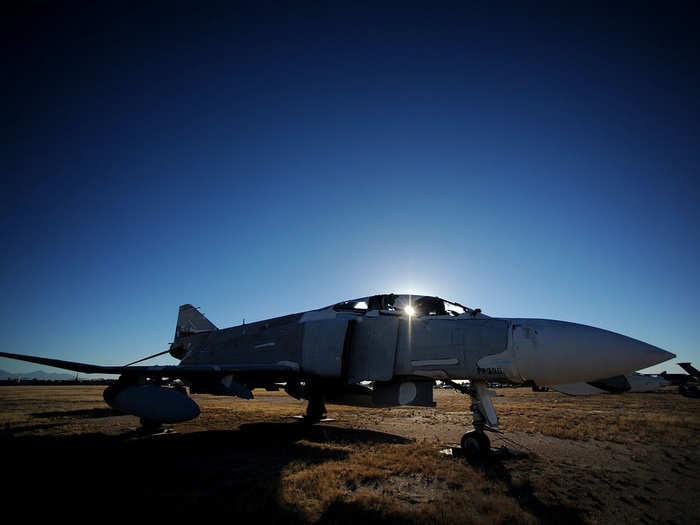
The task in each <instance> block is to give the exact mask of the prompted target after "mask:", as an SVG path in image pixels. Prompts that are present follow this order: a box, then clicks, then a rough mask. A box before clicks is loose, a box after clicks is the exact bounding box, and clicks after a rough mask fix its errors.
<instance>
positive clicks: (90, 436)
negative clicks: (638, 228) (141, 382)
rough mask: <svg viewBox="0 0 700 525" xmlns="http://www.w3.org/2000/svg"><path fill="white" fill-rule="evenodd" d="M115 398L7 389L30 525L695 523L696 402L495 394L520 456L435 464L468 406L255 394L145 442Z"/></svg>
mask: <svg viewBox="0 0 700 525" xmlns="http://www.w3.org/2000/svg"><path fill="white" fill-rule="evenodd" d="M102 390H103V387H92V386H85V387H83V386H60V387H42V386H26V387H17V386H7V387H0V426H1V427H7V428H9V430H5V431H4V432H3V439H2V440H0V446H1V447H2V448H1V450H2V468H3V474H4V476H3V478H4V483H3V485H4V489H3V492H2V494H3V503H4V506H5V508H6V509H7V510H9V509H18V510H21V512H22V513H23V515H25V516H27V517H29V516H34V517H52V518H55V517H57V516H58V515H65V516H71V517H78V518H80V517H84V518H86V519H92V518H94V517H99V518H100V519H104V518H124V519H138V518H151V519H159V520H172V519H178V518H189V519H191V518H195V519H197V518H199V519H204V518H205V516H209V514H210V513H214V514H215V515H217V516H218V517H219V519H228V520H236V521H239V520H255V521H256V522H258V521H259V522H261V523H265V522H283V523H287V524H295V523H374V522H382V523H409V524H410V523H432V524H459V523H621V522H622V523H630V522H635V523H636V522H638V523H650V524H651V523H654V524H657V523H698V522H700V502H699V501H698V500H699V498H698V496H700V451H699V450H700V448H699V445H700V438H699V434H698V431H700V412H699V411H698V409H699V408H700V400H699V399H689V398H685V397H682V396H680V395H678V393H677V391H676V389H674V388H669V389H667V390H665V391H662V392H659V393H653V394H624V395H600V396H595V397H588V398H572V397H567V396H564V395H561V394H558V393H556V392H545V393H535V392H532V391H530V390H528V389H524V388H521V389H510V388H504V389H500V390H498V393H499V397H497V398H495V399H494V403H495V406H496V409H497V411H498V413H499V416H500V418H501V426H502V430H503V431H504V432H505V434H504V435H503V436H498V435H492V444H493V446H494V447H498V446H501V445H505V446H508V447H509V448H510V449H511V450H512V451H517V452H515V453H512V454H506V455H503V456H500V457H496V458H492V459H489V460H482V461H471V462H470V461H467V460H466V459H465V458H462V457H459V456H451V455H446V454H442V453H440V451H441V450H444V449H449V447H450V446H451V445H456V444H457V443H458V442H459V438H460V436H461V435H462V434H463V433H464V432H465V431H466V430H467V429H468V428H467V427H469V422H470V415H469V413H468V410H467V407H468V404H469V400H468V398H467V397H466V396H463V395H461V394H459V393H457V392H455V391H453V390H437V391H436V392H435V395H436V401H437V403H438V406H437V407H436V408H434V409H422V408H421V409H419V408H412V407H401V408H391V409H364V408H354V407H345V406H337V405H329V406H328V409H329V417H333V418H336V421H335V422H329V423H323V424H319V425H315V426H313V427H306V426H304V425H302V424H299V423H297V422H295V421H293V420H291V419H289V416H294V415H297V414H301V413H302V412H303V411H304V408H305V404H304V403H303V402H300V401H297V400H294V399H292V398H289V397H288V396H286V395H285V394H283V393H278V392H265V391H255V394H256V399H254V400H251V401H244V400H240V399H230V398H223V397H214V396H206V395H197V396H194V398H195V400H196V401H197V402H198V403H199V404H200V406H201V407H202V415H201V416H200V417H199V418H197V419H195V420H194V421H191V422H187V423H182V424H179V425H175V426H174V427H173V428H174V432H172V433H168V434H162V435H157V436H147V437H144V436H141V435H139V434H138V433H137V432H135V428H136V427H137V426H138V421H137V419H136V418H135V417H132V416H124V415H120V414H118V413H115V412H114V411H112V410H111V409H109V408H108V407H107V406H106V405H105V404H104V402H103V401H102Z"/></svg>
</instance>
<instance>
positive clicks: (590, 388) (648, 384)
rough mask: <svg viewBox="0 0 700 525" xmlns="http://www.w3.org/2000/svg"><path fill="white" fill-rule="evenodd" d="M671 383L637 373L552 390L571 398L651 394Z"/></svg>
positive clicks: (556, 386)
mask: <svg viewBox="0 0 700 525" xmlns="http://www.w3.org/2000/svg"><path fill="white" fill-rule="evenodd" d="M670 384H671V382H670V381H667V380H665V379H664V378H663V377H661V376H660V375H656V374H640V373H637V372H635V373H634V374H629V375H619V376H615V377H608V378H607V379H599V380H597V381H588V382H586V383H574V384H569V385H555V386H552V389H554V390H557V391H558V392H561V393H563V394H569V395H571V396H591V395H595V394H602V393H605V392H608V393H611V394H622V393H623V392H651V391H654V390H658V389H659V388H662V387H664V386H668V385H670Z"/></svg>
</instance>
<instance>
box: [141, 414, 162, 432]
mask: <svg viewBox="0 0 700 525" xmlns="http://www.w3.org/2000/svg"><path fill="white" fill-rule="evenodd" d="M140 421H141V428H140V429H139V430H140V431H141V432H143V433H144V434H155V433H156V432H160V431H161V430H163V427H162V425H161V423H160V421H153V420H152V419H146V418H143V417H142V418H141V419H140Z"/></svg>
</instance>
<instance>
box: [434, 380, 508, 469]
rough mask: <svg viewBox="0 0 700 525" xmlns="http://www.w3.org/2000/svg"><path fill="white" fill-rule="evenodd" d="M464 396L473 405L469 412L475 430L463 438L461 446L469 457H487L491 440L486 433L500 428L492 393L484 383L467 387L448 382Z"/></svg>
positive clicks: (475, 383)
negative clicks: (465, 395)
mask: <svg viewBox="0 0 700 525" xmlns="http://www.w3.org/2000/svg"><path fill="white" fill-rule="evenodd" d="M446 382H447V383H448V384H450V385H451V386H452V387H454V388H455V389H457V390H459V391H460V392H462V393H463V394H469V396H470V397H471V400H472V402H471V405H470V406H469V410H470V411H471V413H472V417H473V418H474V419H473V421H472V424H473V425H474V430H472V431H471V432H467V433H466V434H464V435H463V436H462V440H461V442H460V445H461V446H462V451H463V452H464V454H465V455H466V456H468V457H486V456H488V455H489V453H490V452H491V440H490V439H489V437H488V436H487V435H486V433H485V432H484V430H485V429H490V428H491V427H497V426H498V416H496V411H495V409H494V408H493V403H492V402H491V395H492V393H491V392H489V391H488V390H487V389H486V383H485V382H484V381H474V382H473V383H472V386H470V387H465V386H463V385H460V384H458V383H455V382H454V381H449V380H448V381H446Z"/></svg>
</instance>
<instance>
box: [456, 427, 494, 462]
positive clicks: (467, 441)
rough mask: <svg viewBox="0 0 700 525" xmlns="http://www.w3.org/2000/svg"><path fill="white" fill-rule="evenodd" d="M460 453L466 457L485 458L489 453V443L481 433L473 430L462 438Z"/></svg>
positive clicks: (486, 437)
mask: <svg viewBox="0 0 700 525" xmlns="http://www.w3.org/2000/svg"><path fill="white" fill-rule="evenodd" d="M461 445H462V451H463V452H464V454H465V455H466V456H470V457H485V456H488V454H489V452H490V451H491V441H490V440H489V438H488V436H487V435H486V434H484V433H483V432H479V431H477V430H473V431H471V432H467V433H466V434H464V435H463V436H462V442H461Z"/></svg>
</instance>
